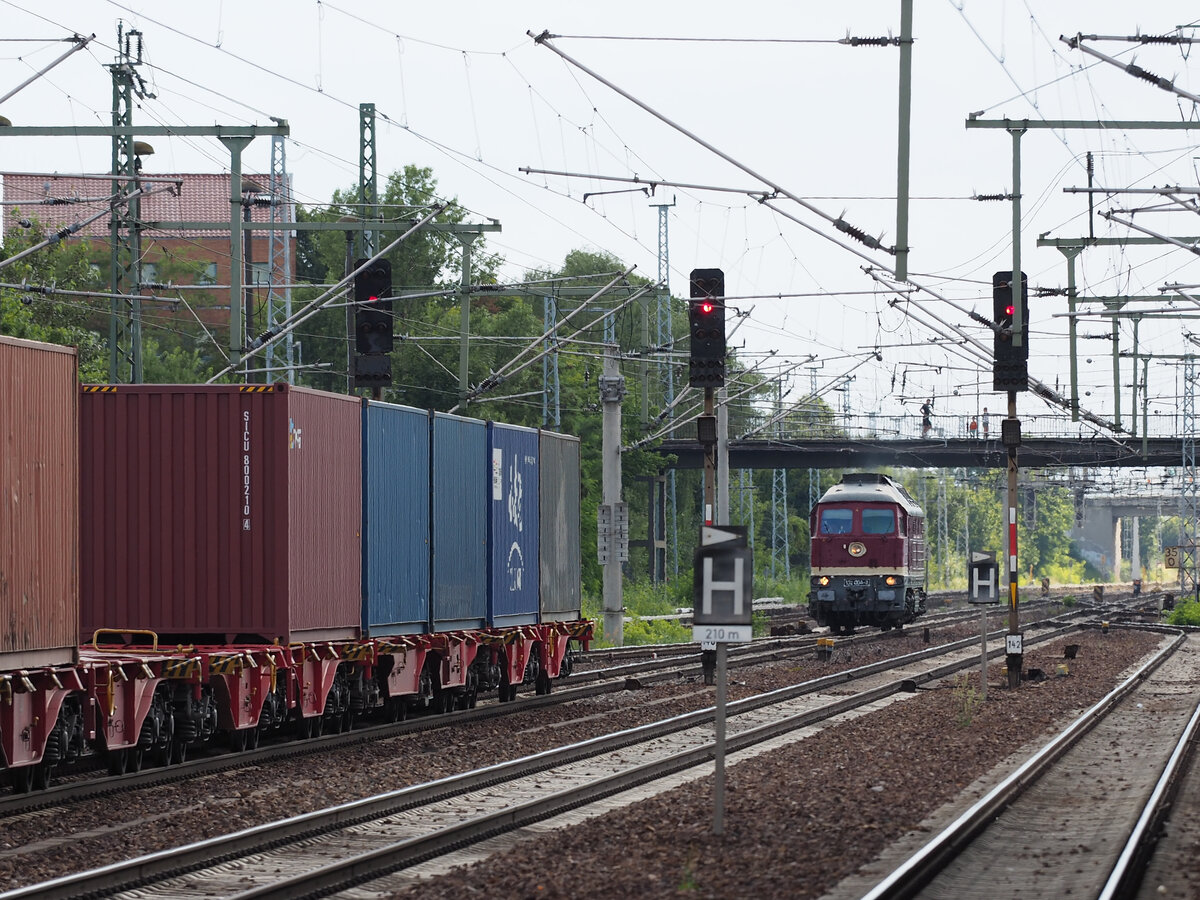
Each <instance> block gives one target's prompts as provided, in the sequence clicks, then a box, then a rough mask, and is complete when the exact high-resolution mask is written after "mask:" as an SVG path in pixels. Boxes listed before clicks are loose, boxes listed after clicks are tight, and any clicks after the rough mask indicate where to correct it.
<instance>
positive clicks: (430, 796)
mask: <svg viewBox="0 0 1200 900" xmlns="http://www.w3.org/2000/svg"><path fill="white" fill-rule="evenodd" d="M1055 624H1057V626H1058V627H1055V628H1053V629H1052V630H1050V631H1048V632H1046V633H1044V634H1042V635H1038V636H1035V637H1030V638H1027V643H1029V644H1036V643H1042V642H1045V641H1049V640H1054V639H1056V638H1059V637H1062V636H1063V635H1065V634H1068V633H1071V632H1073V631H1075V630H1077V629H1078V627H1079V626H1077V625H1074V624H1070V625H1062V624H1061V623H1055ZM998 633H1000V632H997V634H998ZM976 646H977V639H976V638H971V639H968V640H964V641H957V642H953V643H951V644H947V645H943V646H942V647H937V648H929V649H927V650H922V651H918V652H917V653H911V654H906V655H904V656H900V657H896V658H894V659H891V660H883V661H879V662H875V663H871V664H869V665H865V666H859V667H857V668H854V669H850V670H846V671H843V672H836V673H832V674H830V675H827V676H824V677H822V678H818V679H813V680H811V681H808V682H804V683H802V684H800V685H792V686H789V687H785V688H779V689H777V690H774V691H769V692H766V693H763V694H758V695H755V696H753V697H747V698H744V699H742V700H738V701H735V702H733V703H730V704H729V709H728V714H729V715H731V716H732V715H736V714H738V713H744V712H749V711H751V710H755V709H759V708H762V707H765V706H770V705H773V704H776V703H781V702H784V701H787V700H791V699H794V698H796V697H799V696H802V695H804V694H807V693H813V692H816V691H820V690H824V689H827V688H830V687H835V686H839V685H843V684H845V683H847V682H850V681H853V680H856V679H857V678H862V677H866V676H868V675H875V674H879V673H880V672H883V671H886V670H887V669H889V668H900V667H902V666H905V665H909V664H911V663H913V662H919V661H924V660H926V659H929V658H931V657H936V656H939V655H948V654H951V653H954V652H958V651H961V650H965V649H972V650H973V649H974V648H975V647H976ZM1002 652H1003V646H1002V645H998V646H997V647H996V649H994V650H993V651H991V653H990V654H989V656H990V657H998V656H1000V655H1001V654H1002ZM978 662H979V658H978V656H975V655H971V656H969V657H966V658H963V659H959V660H952V661H951V662H948V663H945V664H943V665H940V666H935V667H933V668H931V669H929V670H927V671H926V672H923V673H920V674H918V675H917V676H915V677H912V676H909V677H906V678H903V679H898V680H896V681H892V682H889V683H887V684H884V685H881V686H878V687H875V688H871V689H868V690H867V691H863V692H859V693H857V694H854V695H851V696H849V697H845V698H840V699H838V700H835V701H833V702H831V703H829V704H825V705H823V706H822V707H820V708H819V709H815V710H810V711H808V712H805V713H799V714H795V715H792V716H789V717H786V718H784V719H781V720H779V721H776V722H772V723H768V724H766V725H762V726H757V727H755V728H753V729H748V730H747V731H745V732H743V733H741V734H739V735H735V736H731V737H729V738H727V740H726V746H727V747H728V748H729V750H730V752H733V751H735V750H737V749H742V748H744V747H746V746H750V745H751V744H752V743H756V742H758V741H762V740H767V739H769V738H771V737H775V736H778V735H779V734H782V733H785V732H787V731H790V730H794V729H796V728H801V727H804V726H806V725H810V724H813V723H814V722H818V721H821V720H823V719H826V718H829V717H832V716H834V715H838V714H840V713H842V712H845V711H847V710H849V709H853V708H855V707H856V706H859V705H863V704H866V703H872V702H875V701H877V700H879V699H882V698H884V697H887V696H890V695H891V694H894V693H898V692H902V691H911V689H912V686H913V685H914V684H920V683H925V682H927V681H933V680H937V679H939V678H945V677H947V676H948V675H950V674H953V673H954V672H957V671H960V670H962V669H964V668H969V667H973V666H975V665H977V664H978ZM714 716H715V708H714V707H707V708H705V709H702V710H697V711H693V712H689V713H684V714H681V715H678V716H674V717H671V718H669V719H665V720H662V721H659V722H654V723H650V724H648V725H643V726H638V727H636V728H631V729H626V730H624V731H621V732H617V733H616V734H612V735H603V736H600V737H596V738H591V739H589V740H587V741H582V742H579V743H578V744H573V745H570V746H567V747H560V748H556V749H553V750H547V751H543V752H542V753H538V754H534V755H532V756H528V757H524V758H522V759H519V760H513V761H510V762H505V763H499V764H497V765H494V766H489V767H487V768H484V769H479V770H475V771H473V772H467V773H464V774H461V775H456V776H450V777H447V778H443V779H439V780H438V781H434V782H430V783H428V784H425V785H416V786H413V787H409V788H404V789H401V790H397V791H392V792H389V793H387V794H383V795H380V796H377V797H371V798H366V799H364V800H359V801H355V802H352V803H348V804H343V805H341V806H338V807H334V808H332V809H329V810H320V811H317V812H313V813H308V814H305V815H301V816H296V817H293V818H291V819H287V820H284V821H283V822H276V823H270V824H267V825H262V826H257V827H254V828H250V829H246V830H244V831H241V832H237V833H234V834H230V835H223V836H220V837H216V838H212V839H209V840H206V841H202V842H198V843H195V844H191V845H188V846H187V847H183V848H177V849H172V850H168V851H161V852H159V853H154V854H149V855H147V856H143V857H140V858H138V859H134V860H129V861H124V862H121V863H114V864H112V865H109V866H105V867H103V868H100V869H96V870H93V871H90V872H83V873H78V874H75V875H69V876H64V877H62V878H58V879H55V880H53V881H49V882H45V883H42V884H36V885H31V886H29V887H26V888H21V889H18V890H14V891H10V892H7V893H4V894H0V900H29V898H34V897H36V898H39V900H56V898H71V897H79V896H88V895H90V896H101V895H108V894H110V893H113V892H115V891H117V890H127V889H130V888H132V887H135V886H138V885H143V884H146V883H148V882H150V881H155V880H162V879H165V878H167V877H171V876H175V875H180V874H185V873H187V872H190V871H195V870H197V869H201V868H204V867H205V866H207V865H211V864H213V863H214V862H221V861H226V860H229V859H232V858H235V857H237V856H242V855H249V854H252V853H255V852H261V851H262V850H264V849H267V848H269V847H275V846H280V845H281V844H285V843H289V842H295V841H299V840H302V839H305V838H311V837H314V836H316V835H319V834H322V833H326V832H329V831H332V830H336V829H338V828H344V827H348V826H350V825H357V824H361V823H364V822H368V821H371V820H372V819H377V818H380V817H383V816H387V815H392V814H395V813H396V812H399V811H403V810H405V809H412V808H414V807H417V806H420V805H423V804H428V803H431V802H434V801H435V800H438V799H443V798H446V797H451V796H456V795H459V794H462V793H466V792H468V791H471V790H476V789H479V788H482V787H488V786H494V785H497V784H501V783H503V782H505V781H509V780H512V779H514V778H516V777H520V776H523V775H529V774H534V773H537V772H541V771H545V770H547V769H550V768H553V767H554V766H559V765H564V764H566V763H569V762H574V761H578V760H581V759H587V758H590V757H594V756H597V755H599V754H601V753H605V752H610V751H613V750H619V749H623V748H626V747H629V746H632V745H634V744H637V743H641V742H644V741H648V740H653V739H657V738H661V737H663V736H664V735H668V734H672V733H675V732H679V731H683V730H685V729H687V728H693V727H696V726H699V725H704V724H706V723H708V722H710V721H712V720H713V718H714ZM712 750H713V747H712V745H707V746H705V747H702V748H699V749H697V750H693V751H688V752H686V753H682V754H677V755H675V756H672V757H669V758H668V759H667V760H664V761H660V762H659V763H653V764H650V763H648V764H646V765H645V766H642V767H639V768H638V769H637V770H635V772H634V773H632V774H630V773H626V774H624V775H621V776H613V777H611V778H610V779H608V780H607V783H606V784H604V785H600V786H596V787H595V788H594V789H589V791H588V792H586V793H581V792H580V791H579V789H573V790H571V791H567V792H564V796H563V797H560V798H558V799H553V798H544V799H542V800H539V801H532V802H530V803H529V804H525V805H522V806H509V807H506V808H505V810H503V811H501V812H498V813H495V814H492V815H490V816H487V817H484V818H485V819H486V821H476V822H475V823H474V824H473V825H471V824H467V825H464V826H462V827H461V828H453V829H442V830H440V831H438V832H435V833H434V834H433V835H432V836H428V838H427V839H426V840H427V841H428V842H427V843H420V842H415V843H414V841H412V840H409V841H402V842H399V843H398V844H397V845H396V846H395V848H393V849H394V851H395V853H397V854H400V857H402V858H404V859H406V860H415V859H425V858H430V857H431V856H433V855H437V853H439V852H444V850H443V849H440V848H443V847H450V846H458V845H461V844H462V843H464V842H470V841H472V840H478V839H480V838H481V837H485V836H488V835H489V834H493V833H499V832H500V831H503V830H506V828H512V827H519V824H521V823H524V822H526V821H529V819H527V818H524V817H525V816H532V817H534V818H542V817H544V816H545V815H547V814H549V813H548V810H550V809H551V808H557V809H558V810H559V811H563V810H566V809H569V808H573V807H575V806H579V805H582V804H583V803H584V802H589V801H588V800H587V799H585V798H586V797H589V796H590V795H591V793H592V792H593V791H598V792H600V793H599V794H598V795H602V796H607V795H610V794H612V793H617V792H619V791H621V790H625V789H626V788H627V787H629V786H632V785H633V784H640V783H644V782H646V781H650V780H654V779H655V778H661V777H664V776H665V775H667V774H672V773H673V772H675V771H679V770H681V769H683V768H688V767H690V766H693V765H696V764H698V763H700V762H704V761H705V760H707V759H710V758H711V755H712ZM656 767H657V768H656ZM630 779H633V780H632V781H631V780H630ZM564 804H565V805H564ZM514 822H515V823H517V824H512V823H514ZM506 823H508V824H506ZM368 856H370V857H371V859H372V860H376V861H377V860H378V859H380V858H382V857H380V856H379V855H378V853H373V854H368ZM385 856H386V855H385ZM400 857H397V858H400ZM393 861H394V860H393ZM407 864H408V862H403V863H400V864H399V865H396V866H393V868H398V867H403V865H407ZM367 865H375V863H374V862H370V861H368V860H367V859H366V858H365V857H364V858H355V859H353V860H349V861H343V863H341V864H339V866H340V867H339V868H338V869H337V871H336V872H332V871H331V872H328V873H326V875H324V876H322V877H327V878H329V879H331V881H336V882H337V883H339V884H341V883H344V882H345V880H346V878H347V877H352V878H353V879H355V880H361V877H362V872H363V871H366V869H364V868H363V866H367ZM386 865H392V863H391V862H388V863H386ZM347 873H350V874H347ZM310 874H311V873H310ZM296 890H297V888H296V884H295V883H288V884H286V885H285V886H283V887H281V888H280V891H281V892H280V893H278V894H269V893H266V894H263V895H262V896H279V897H294V896H298V894H297V893H296ZM301 893H304V892H303V891H301ZM246 896H247V897H249V896H258V895H257V894H254V893H253V892H252V893H250V894H247V895H246Z"/></svg>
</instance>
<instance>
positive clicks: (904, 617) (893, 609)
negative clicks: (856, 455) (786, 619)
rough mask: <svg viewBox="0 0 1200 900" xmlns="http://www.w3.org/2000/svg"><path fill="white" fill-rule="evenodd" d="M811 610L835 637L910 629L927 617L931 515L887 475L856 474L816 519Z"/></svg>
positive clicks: (825, 498) (826, 498)
mask: <svg viewBox="0 0 1200 900" xmlns="http://www.w3.org/2000/svg"><path fill="white" fill-rule="evenodd" d="M808 524H809V534H810V535H811V540H812V557H811V558H812V590H811V591H810V593H809V595H808V611H809V615H811V616H812V617H813V618H814V619H816V620H817V622H818V623H819V624H821V625H828V626H829V629H830V631H831V632H832V633H833V634H850V633H852V632H853V630H854V628H855V626H857V625H868V626H878V627H879V628H880V629H881V630H883V631H888V630H890V629H892V628H902V627H903V626H904V625H905V624H907V623H909V622H912V621H913V620H914V619H916V617H917V616H919V615H921V613H923V612H925V585H926V573H925V513H924V512H923V511H922V510H921V507H920V506H918V505H917V503H916V501H915V500H913V498H912V497H911V496H910V495H909V493H908V491H906V490H905V489H904V487H903V486H902V485H901V484H899V483H898V482H896V481H893V480H892V479H891V478H889V477H888V476H887V475H875V474H862V473H859V474H849V475H845V476H843V477H842V480H841V483H839V484H835V485H834V486H833V487H831V488H830V489H829V490H827V491H826V492H825V493H824V494H823V495H822V496H821V499H820V500H818V501H817V504H816V506H814V507H813V508H812V511H811V512H810V513H809V517H808Z"/></svg>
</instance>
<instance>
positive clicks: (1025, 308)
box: [992, 271, 1029, 391]
mask: <svg viewBox="0 0 1200 900" xmlns="http://www.w3.org/2000/svg"><path fill="white" fill-rule="evenodd" d="M1012 281H1013V277H1012V272H1011V271H1009V272H996V273H995V274H994V275H993V276H992V321H993V322H995V323H996V325H997V330H996V333H995V336H994V339H993V344H992V347H993V350H994V353H995V362H994V363H993V366H992V389H993V390H996V391H1027V390H1029V281H1028V279H1027V278H1026V277H1025V273H1024V272H1022V273H1021V290H1020V291H1013V289H1012ZM1018 304H1019V308H1018ZM1018 312H1019V313H1020V315H1019V316H1018V315H1017V313H1018ZM1018 319H1019V321H1020V322H1021V331H1020V343H1019V345H1018V344H1017V342H1016V341H1014V327H1013V326H1014V322H1015V321H1016V320H1018Z"/></svg>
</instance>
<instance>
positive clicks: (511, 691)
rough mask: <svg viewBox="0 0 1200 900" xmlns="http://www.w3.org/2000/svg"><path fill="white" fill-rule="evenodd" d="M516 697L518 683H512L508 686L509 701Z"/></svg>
mask: <svg viewBox="0 0 1200 900" xmlns="http://www.w3.org/2000/svg"><path fill="white" fill-rule="evenodd" d="M516 699H517V685H515V684H510V685H509V686H508V702H509V703H512V702H513V701H514V700H516Z"/></svg>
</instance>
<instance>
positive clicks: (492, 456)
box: [487, 422, 541, 627]
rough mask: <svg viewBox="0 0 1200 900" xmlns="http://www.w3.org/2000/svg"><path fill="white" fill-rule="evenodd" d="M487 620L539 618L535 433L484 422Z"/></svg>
mask: <svg viewBox="0 0 1200 900" xmlns="http://www.w3.org/2000/svg"><path fill="white" fill-rule="evenodd" d="M488 458H489V460H490V461H491V476H492V481H491V488H492V490H491V499H490V500H489V502H488V605H487V617H488V624H489V625H494V626H496V627H501V626H505V625H532V624H534V623H536V622H537V621H538V585H539V583H540V581H541V578H540V573H539V569H538V566H539V561H538V547H539V541H538V433H537V429H534V428H521V427H520V426H518V425H504V424H502V423H500V422H488Z"/></svg>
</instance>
